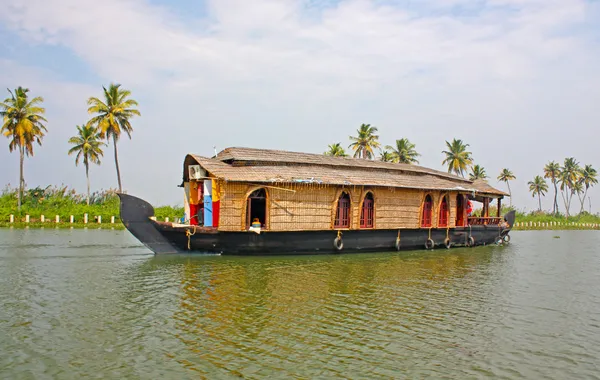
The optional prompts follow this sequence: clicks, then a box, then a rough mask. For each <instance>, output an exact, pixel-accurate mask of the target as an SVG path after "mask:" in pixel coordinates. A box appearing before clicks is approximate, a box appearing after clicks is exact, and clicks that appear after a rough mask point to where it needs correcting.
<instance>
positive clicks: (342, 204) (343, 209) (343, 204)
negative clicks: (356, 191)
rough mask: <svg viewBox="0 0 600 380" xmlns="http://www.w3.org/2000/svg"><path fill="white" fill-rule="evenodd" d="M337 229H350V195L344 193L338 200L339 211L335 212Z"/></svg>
mask: <svg viewBox="0 0 600 380" xmlns="http://www.w3.org/2000/svg"><path fill="white" fill-rule="evenodd" d="M333 226H334V227H335V228H349V227H350V195H348V193H346V192H343V193H342V194H341V195H340V198H339V199H338V204H337V210H336V212H335V223H334V225H333Z"/></svg>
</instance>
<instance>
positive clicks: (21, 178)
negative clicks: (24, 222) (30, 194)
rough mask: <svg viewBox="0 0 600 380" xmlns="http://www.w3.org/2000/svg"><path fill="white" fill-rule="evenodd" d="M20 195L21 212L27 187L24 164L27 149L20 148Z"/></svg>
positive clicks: (18, 202)
mask: <svg viewBox="0 0 600 380" xmlns="http://www.w3.org/2000/svg"><path fill="white" fill-rule="evenodd" d="M19 159H20V162H19V194H18V195H17V211H19V213H20V212H21V204H22V203H23V192H24V190H25V189H24V187H25V178H24V177H23V163H24V161H25V148H24V147H23V146H19Z"/></svg>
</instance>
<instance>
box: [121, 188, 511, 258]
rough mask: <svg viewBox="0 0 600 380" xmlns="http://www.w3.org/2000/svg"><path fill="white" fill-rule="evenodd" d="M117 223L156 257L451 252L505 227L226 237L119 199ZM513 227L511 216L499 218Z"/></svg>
mask: <svg viewBox="0 0 600 380" xmlns="http://www.w3.org/2000/svg"><path fill="white" fill-rule="evenodd" d="M119 196H120V198H121V220H122V221H123V223H124V225H125V227H126V228H127V229H128V230H129V231H131V233H132V234H133V235H134V236H135V237H136V238H137V239H138V240H140V241H141V242H142V243H143V244H144V245H146V246H147V247H148V248H149V249H150V250H152V251H153V252H154V253H157V254H163V253H191V252H196V253H219V254H233V255H282V254H331V253H351V252H385V251H397V250H414V249H434V248H444V249H446V248H451V247H456V246H477V245H489V244H500V243H503V242H506V241H508V240H509V237H508V233H509V232H510V227H508V228H501V227H499V226H497V225H489V226H486V225H478V226H470V227H457V228H448V229H445V228H440V229H436V228H432V229H428V228H422V229H400V230H397V229H396V230H343V231H340V232H338V231H337V230H326V231H262V232H261V233H260V234H257V233H255V232H249V231H240V232H229V231H216V230H207V229H206V228H202V227H194V226H178V225H174V224H171V223H161V222H156V221H154V220H152V219H150V217H151V216H153V215H154V210H153V208H152V206H151V205H149V204H148V203H147V202H145V201H143V200H141V199H139V198H136V197H133V196H130V195H124V194H119ZM505 219H506V220H507V221H508V224H509V226H512V225H513V224H514V213H509V214H507V216H506V217H505Z"/></svg>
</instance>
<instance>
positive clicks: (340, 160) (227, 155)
mask: <svg viewBox="0 0 600 380" xmlns="http://www.w3.org/2000/svg"><path fill="white" fill-rule="evenodd" d="M236 150H237V151H239V153H242V154H241V155H240V154H237V155H236ZM243 153H259V154H260V153H266V154H269V153H271V154H281V155H282V156H281V157H278V159H274V158H271V159H269V158H268V157H262V158H256V157H255V158H244V157H240V156H243ZM290 155H304V156H309V157H312V158H314V159H318V160H319V161H320V162H307V161H304V162H300V161H298V160H294V159H293V158H292V157H290ZM236 156H237V158H236ZM214 159H216V160H219V161H228V160H237V161H264V162H288V163H298V164H301V163H303V164H308V165H318V166H337V167H347V166H356V167H362V168H369V169H387V170H394V171H406V172H412V173H425V174H431V175H435V176H438V177H442V178H448V179H452V180H456V181H461V182H465V183H473V181H471V180H469V179H467V178H464V177H459V176H456V175H453V174H450V173H446V172H443V171H441V170H436V169H432V168H428V167H426V166H421V165H414V164H404V163H394V162H384V161H375V160H366V159H362V158H354V157H336V156H326V155H324V154H322V153H321V154H320V153H307V152H297V151H288V150H280V149H260V148H247V147H227V148H225V149H223V150H221V151H220V152H219V153H217V155H216V156H215V157H214ZM326 161H329V162H326ZM336 161H337V162H336Z"/></svg>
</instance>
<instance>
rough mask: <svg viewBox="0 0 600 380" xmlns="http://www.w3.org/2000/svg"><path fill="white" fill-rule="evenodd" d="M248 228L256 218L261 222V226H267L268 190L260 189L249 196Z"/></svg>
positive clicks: (247, 209)
mask: <svg viewBox="0 0 600 380" xmlns="http://www.w3.org/2000/svg"><path fill="white" fill-rule="evenodd" d="M246 203H247V204H246V229H248V228H250V226H251V225H252V223H253V222H254V220H255V219H258V220H259V222H260V226H261V228H263V229H265V228H266V227H267V192H266V191H265V189H258V190H255V191H253V192H252V194H250V195H249V196H248V200H247V201H246Z"/></svg>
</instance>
